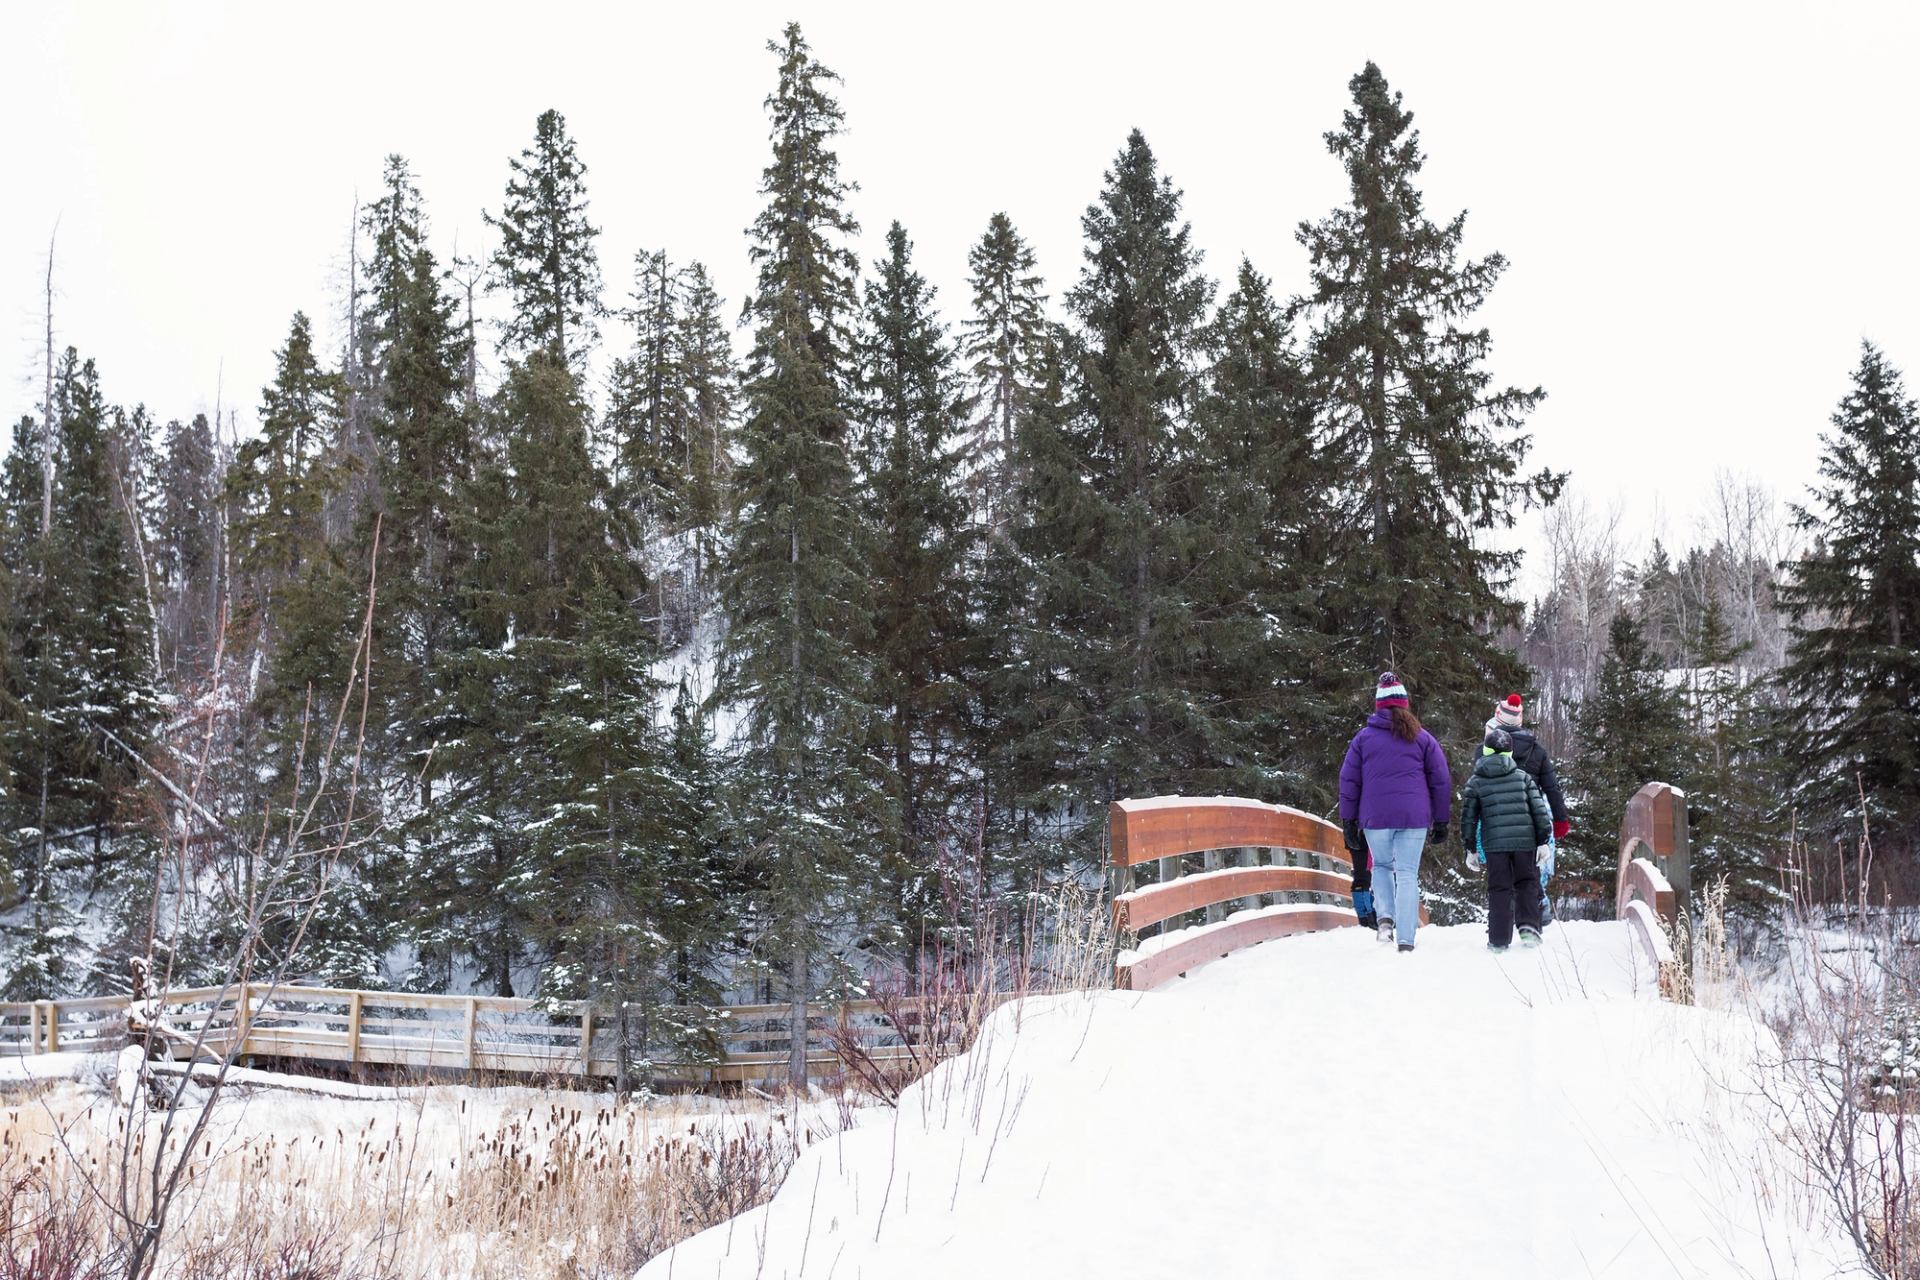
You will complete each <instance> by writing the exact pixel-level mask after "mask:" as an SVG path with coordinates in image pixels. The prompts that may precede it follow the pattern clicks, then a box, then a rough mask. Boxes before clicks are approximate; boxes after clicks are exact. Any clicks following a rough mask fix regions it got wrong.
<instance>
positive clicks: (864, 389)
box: [859, 222, 976, 942]
mask: <svg viewBox="0 0 1920 1280" xmlns="http://www.w3.org/2000/svg"><path fill="white" fill-rule="evenodd" d="M859 356H860V417H861V419H862V425H863V430H864V432H865V433H866V435H867V436H868V437H869V439H870V440H871V441H872V445H871V450H872V456H873V462H874V466H873V470H872V473H871V475H870V476H869V477H868V481H867V506H868V512H869V514H868V522H869V524H870V525H871V527H872V532H873V536H872V539H871V543H870V546H871V553H872V559H871V564H870V567H869V569H868V572H867V578H868V582H869V583H870V590H871V592H872V598H873V628H874V631H873V646H872V655H871V661H872V670H873V692H872V698H873V703H874V708H875V710H876V711H877V712H878V713H879V714H880V716H882V717H883V719H884V721H885V725H886V728H885V731H884V732H885V750H886V757H887V762H888V765H889V768H888V775H887V790H888V799H889V806H888V807H889V810H890V812H889V815H888V819H887V822H886V832H887V836H888V838H889V843H890V845H891V850H890V852H891V859H890V863H889V865H888V866H887V867H886V869H885V877H886V882H887V884H886V887H887V892H888V895H889V898H890V899H891V902H890V905H891V906H892V907H893V909H894V911H895V913H896V917H897V919H898V920H899V922H900V923H901V924H902V925H903V926H905V927H906V928H907V929H908V931H909V937H908V941H909V942H915V941H918V940H919V939H920V938H921V937H922V936H923V935H924V933H925V931H926V930H927V929H928V928H930V927H933V926H935V925H936V924H937V923H938V908H939V906H940V898H939V896H938V895H939V890H940V884H939V882H938V860H939V856H940V852H941V849H942V848H943V847H945V846H950V845H951V844H952V843H953V835H954V828H953V825H952V823H951V821H950V819H951V816H952V812H951V811H952V809H953V806H954V804H955V801H956V799H957V798H958V794H959V791H960V787H961V784H962V781H963V776H964V775H963V773H962V768H961V766H962V763H963V755H962V749H961V748H962V740H963V735H964V731H965V728H966V721H967V716H968V712H969V698H968V691H967V680H966V676H967V673H968V665H969V662H970V660H971V658H972V653H971V652H970V651H971V649H972V647H973V641H974V637H973V634H972V633H973V627H972V620H971V618H970V616H969V613H970V608H969V606H970V603H971V602H970V601H969V599H968V595H969V592H968V581H967V579H968V572H967V570H968V567H969V561H970V559H971V556H972V548H973V544H974V542H975V540H976V539H975V530H974V527H973V525H972V522H971V521H970V519H969V513H968V510H967V500H966V497H965V495H964V494H963V493H962V492H961V487H960V477H959V461H960V459H959V452H958V447H959V440H960V437H961V431H962V427H963V422H962V417H961V412H960V410H961V393H960V380H959V377H958V375H957V373H956V371H955V370H954V367H953V365H954V352H953V346H952V343H951V342H949V341H948V339H947V337H946V334H945V332H944V331H943V328H942V326H941V324H940V320H939V317H938V316H937V315H936V314H935V311H934V290H933V288H932V286H930V285H928V284H927V282H926V279H925V277H923V276H922V275H920V273H919V272H917V271H915V270H914V269H913V263H912V245H911V243H910V242H909V241H908V239H907V233H906V231H905V229H904V228H902V227H901V225H900V224H899V223H898V222H896V223H894V224H893V225H892V226H891V227H890V228H889V229H888V231H887V256H886V257H885V258H883V259H881V260H880V261H879V262H878V263H877V264H875V268H874V278H873V280H872V281H871V282H870V283H869V284H868V285H867V287H866V309H865V324H864V326H863V331H862V338H861V343H860V351H859Z"/></svg>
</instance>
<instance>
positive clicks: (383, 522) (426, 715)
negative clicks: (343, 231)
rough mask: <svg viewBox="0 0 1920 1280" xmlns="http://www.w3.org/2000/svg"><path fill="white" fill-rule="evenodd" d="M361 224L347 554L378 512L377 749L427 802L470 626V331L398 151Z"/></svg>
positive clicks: (368, 546)
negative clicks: (360, 447)
mask: <svg viewBox="0 0 1920 1280" xmlns="http://www.w3.org/2000/svg"><path fill="white" fill-rule="evenodd" d="M365 226H366V230H367V232H368V234H369V235H370V236H371V238H372V240H373V253H372V255H371V257H370V258H369V261H368V272H367V274H368V279H369V282H370V287H369V296H368V299H367V304H366V307H365V309H364V323H365V324H366V326H367V330H368V332H369V334H370V335H371V336H370V342H371V346H372V351H371V356H370V364H371V367H372V368H373V369H374V370H375V371H376V374H377V385H378V394H379V403H378V404H377V406H376V407H375V408H374V411H373V413H372V414H371V415H370V423H369V426H370V431H371V434H372V437H373V442H374V447H375V450H376V462H375V473H376V484H375V492H374V494H373V495H372V505H371V506H370V507H369V509H368V510H367V511H366V512H364V513H363V514H362V524H361V528H360V529H359V530H358V533H357V536H356V539H355V547H354V554H352V555H350V556H348V557H347V560H348V562H349V563H350V564H354V565H356V566H362V565H365V564H367V563H369V562H370V559H371V555H372V550H373V548H372V534H373V524H374V521H375V520H376V519H378V521H379V531H380V547H379V582H380V588H379V591H380V608H379V610H378V613H377V622H378V625H379V629H380V634H379V635H378V637H377V639H376V644H375V652H376V655H377V658H378V661H377V664H376V670H375V678H374V680H373V686H374V690H375V694H376V696H378V697H380V698H381V702H382V709H381V713H380V727H381V729H382V731H383V736H384V737H385V738H386V751H385V752H384V753H383V754H384V755H385V758H386V760H387V761H388V762H390V763H391V764H394V765H397V766H398V767H399V768H400V769H402V770H403V772H404V773H405V774H406V775H407V776H410V777H414V778H417V779H419V781H420V791H419V794H420V800H421V804H422V807H423V808H427V807H430V806H431V803H432V784H433V766H432V748H433V744H434V742H435V741H436V739H437V738H438V736H439V734H440V727H439V723H438V722H439V718H440V717H441V716H443V715H444V714H446V700H447V698H448V696H449V693H450V690H449V688H448V686H447V685H446V684H445V682H443V681H442V679H441V678H440V668H441V664H442V658H443V657H444V655H445V654H446V653H448V652H449V651H452V650H454V649H457V648H460V647H463V646H464V644H465V643H466V639H467V634H466V632H465V630H464V622H463V615H462V611H461V610H460V608H459V606H458V603H457V600H456V597H455V593H454V589H453V588H454V585H455V584H456V583H457V582H458V581H459V578H460V574H461V573H462V571H463V570H462V566H461V563H460V562H461V560H462V559H463V558H464V554H465V549H464V546H463V544H461V543H460V542H457V541H456V540H455V538H454V536H453V526H454V522H455V521H456V520H457V519H459V518H460V513H461V510H462V504H463V503H464V502H465V501H466V498H467V492H466V486H467V484H468V480H469V478H470V476H471V474H472V469H473V459H474V449H475V439H474V433H475V424H474V423H473V421H472V419H471V418H470V416H469V415H468V413H467V411H466V408H465V403H464V391H463V388H464V374H463V369H464V366H465V363H466V342H465V338H464V337H463V335H462V333H461V330H460V327H459V325H458V324H457V322H456V319H455V315H454V306H453V300H452V299H451V298H449V297H448V296H447V295H446V294H445V293H444V292H443V290H442V289H441V287H440V286H441V280H440V270H439V266H438V263H437V262H436V260H435V258H434V256H433V253H432V251H431V250H430V249H429V248H428V247H427V245H426V215H425V213H424V212H423V210H422V208H421V205H420V195H419V191H418V189H417V188H416V187H415V186H414V183H413V176H412V173H411V171H410V170H409V169H408V167H407V164H406V161H405V160H403V159H401V158H400V157H399V156H393V157H391V158H389V160H388V162H387V171H386V179H385V192H384V194H383V195H382V196H381V197H380V199H378V200H376V201H374V203H373V204H372V205H371V206H369V208H368V210H367V214H366V218H365Z"/></svg>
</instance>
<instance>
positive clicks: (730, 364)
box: [674, 262, 739, 601]
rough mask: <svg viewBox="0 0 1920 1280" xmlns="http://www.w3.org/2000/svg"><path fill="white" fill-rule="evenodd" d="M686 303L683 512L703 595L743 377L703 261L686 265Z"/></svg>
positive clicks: (714, 552)
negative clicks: (690, 537)
mask: <svg viewBox="0 0 1920 1280" xmlns="http://www.w3.org/2000/svg"><path fill="white" fill-rule="evenodd" d="M682 299H683V301H682V308H681V311H680V314H679V316H678V317H676V319H675V335H674V336H675V346H676V349H677V351H678V353H679V355H678V369H679V375H680V385H681V394H682V395H683V396H684V398H685V405H686V411H687V422H686V427H685V429H684V437H685V438H684V440H683V445H684V448H685V450H686V458H685V463H684V465H683V467H682V480H681V485H682V498H681V517H682V520H683V521H684V522H685V525H686V527H687V528H688V529H689V530H690V531H691V532H692V533H693V553H694V583H695V586H696V588H697V589H698V594H699V596H700V598H701V599H702V601H704V598H705V593H706V589H707V588H706V581H707V579H708V578H709V576H710V575H711V566H712V565H713V564H714V562H715V560H716V558H717V556H718V554H719V534H720V527H721V524H722V523H723V518H724V515H725V510H726V505H727V491H728V484H729V482H730V478H731V476H732V472H733V432H734V417H735V414H736V413H737V411H738V399H739V378H738V375H737V373H736V372H735V369H734V361H733V341H732V338H731V336H730V334H731V327H730V326H729V325H728V324H727V322H726V319H725V317H724V316H723V315H722V304H721V301H720V295H719V293H717V292H716V291H715V290H714V287H713V282H712V281H711V280H710V279H708V277H707V269H706V268H705V267H704V266H702V265H701V264H700V263H698V262H694V263H691V264H689V265H688V267H687V270H686V282H685V289H684V292H683V294H682Z"/></svg>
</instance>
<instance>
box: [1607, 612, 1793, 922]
mask: <svg viewBox="0 0 1920 1280" xmlns="http://www.w3.org/2000/svg"><path fill="white" fill-rule="evenodd" d="M1689 647H1690V649H1691V650H1692V652H1693V655H1694V658H1693V661H1694V663H1695V667H1694V673H1693V689H1692V698H1693V734H1694V736H1693V742H1692V743H1691V744H1690V745H1691V746H1692V748H1693V751H1692V753H1691V754H1692V756H1693V758H1692V759H1691V760H1689V761H1688V762H1687V764H1688V767H1689V774H1690V781H1691V782H1692V786H1691V787H1690V788H1689V790H1688V797H1687V822H1688V829H1689V836H1690V838H1691V841H1692V874H1693V881H1694V883H1695V884H1702V885H1704V884H1707V883H1710V882H1711V881H1713V880H1715V879H1717V878H1719V877H1722V876H1724V877H1725V878H1726V880H1727V885H1728V890H1729V893H1730V900H1731V901H1732V902H1733V903H1735V904H1737V905H1738V906H1740V907H1741V908H1742V909H1743V910H1749V911H1750V910H1753V909H1754V908H1756V907H1759V906H1761V905H1764V904H1767V903H1770V902H1771V901H1772V900H1773V898H1774V896H1775V894H1776V892H1777V886H1778V880H1777V879H1776V877H1775V875H1774V872H1773V864H1772V860H1771V858H1770V857H1769V853H1770V852H1771V851H1772V850H1773V849H1774V848H1775V847H1777V841H1778V840H1779V838H1780V836H1781V834H1782V832H1781V830H1780V826H1779V821H1778V820H1779V816H1780V814H1779V808H1780V806H1779V803H1778V799H1777V792H1776V787H1775V780H1776V778H1777V776H1778V774H1777V769H1776V767H1775V765H1776V762H1775V760H1774V759H1773V752H1772V750H1771V744H1770V743H1769V742H1768V740H1767V734H1766V732H1765V728H1766V726H1765V719H1764V713H1765V708H1764V707H1763V705H1762V704H1761V702H1760V699H1759V694H1760V690H1761V682H1760V681H1759V679H1757V678H1756V676H1757V673H1754V672H1752V671H1750V670H1748V669H1746V668H1745V667H1743V666H1742V660H1743V659H1746V658H1747V657H1748V655H1749V654H1750V652H1751V648H1752V646H1751V645H1745V644H1739V643H1736V642H1735V641H1734V639H1733V634H1732V632H1731V630H1730V629H1729V628H1728V626H1727V623H1726V616H1725V614H1724V612H1723V611H1722V610H1721V608H1720V601H1719V599H1718V598H1717V597H1709V598H1708V600H1707V603H1706V607H1705V609H1704V611H1703V612H1702V614H1701V618H1700V625H1699V628H1698V630H1697V632H1696V634H1695V635H1694V637H1693V639H1692V641H1691V642H1690V645H1689ZM1600 825H1601V826H1602V827H1603V828H1605V827H1608V826H1609V824H1608V823H1606V822H1602V823H1601V824H1600Z"/></svg>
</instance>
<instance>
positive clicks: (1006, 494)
mask: <svg viewBox="0 0 1920 1280" xmlns="http://www.w3.org/2000/svg"><path fill="white" fill-rule="evenodd" d="M967 266H968V268H969V275H968V278H967V283H968V286H969V287H970V288H971V289H972V291H973V310H972V314H971V315H970V316H969V318H968V320H967V322H966V324H965V326H964V327H963V329H962V337H961V345H960V358H961V359H962V360H963V361H965V362H966V365H967V372H968V375H969V377H970V379H971V382H972V390H973V394H974V397H975V399H974V403H975V405H976V410H975V412H976V414H977V417H976V419H975V423H974V436H975V441H974V450H975V456H974V461H973V475H972V480H973V483H974V485H975V487H976V489H977V491H978V494H979V504H980V508H981V510H982V512H983V513H984V514H985V516H986V519H987V523H989V524H990V525H993V526H995V527H999V526H1002V525H1004V524H1005V522H1006V520H1007V519H1008V517H1009V513H1008V508H1009V506H1010V504H1011V501H1012V493H1013V489H1014V486H1015V484H1016V482H1017V481H1016V477H1015V475H1014V473H1013V459H1014V456H1015V451H1016V436H1017V434H1018V431H1019V424H1020V422H1021V421H1022V419H1023V418H1024V417H1025V416H1026V414H1027V413H1028V412H1029V411H1030V409H1031V408H1032V405H1033V398H1034V396H1035V394H1036V393H1037V391H1038V389H1039V386H1040V379H1041V376H1042V362H1043V360H1044V358H1045V354H1046V350H1045V349H1046V343H1047V341H1048V339H1049V337H1050V336H1051V335H1050V331H1049V326H1048V323H1047V317H1046V301H1047V299H1046V295H1045V294H1043V293H1042V292H1041V291H1040V288H1041V285H1040V276H1039V274H1038V272H1037V271H1036V270H1035V265H1034V256H1033V250H1032V249H1031V248H1030V247H1029V246H1028V245H1027V242H1026V241H1025V240H1023V239H1021V237H1020V233H1019V232H1018V231H1016V230H1015V229H1014V226H1013V220H1012V219H1010V218H1009V217H1007V215H1006V214H1004V213H996V214H994V215H993V217H992V218H990V219H989V220H988V221H987V230H986V233H985V234H984V235H982V236H981V237H980V239H979V241H978V242H977V243H976V244H975V245H974V246H973V248H972V249H970V250H968V252H967Z"/></svg>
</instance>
